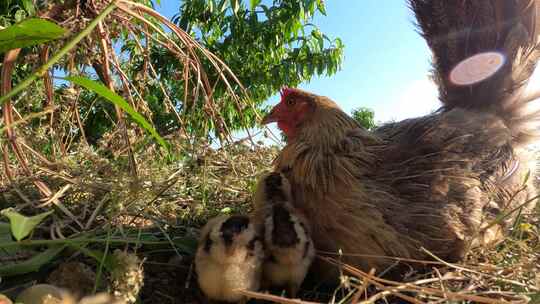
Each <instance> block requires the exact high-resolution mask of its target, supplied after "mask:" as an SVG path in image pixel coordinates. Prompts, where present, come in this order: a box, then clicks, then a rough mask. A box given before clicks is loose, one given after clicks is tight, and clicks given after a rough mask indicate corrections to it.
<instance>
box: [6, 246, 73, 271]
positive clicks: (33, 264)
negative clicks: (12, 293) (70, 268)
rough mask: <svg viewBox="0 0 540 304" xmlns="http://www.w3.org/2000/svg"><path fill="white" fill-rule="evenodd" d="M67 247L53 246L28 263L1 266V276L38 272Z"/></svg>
mask: <svg viewBox="0 0 540 304" xmlns="http://www.w3.org/2000/svg"><path fill="white" fill-rule="evenodd" d="M65 247H66V246H65V245H56V246H51V247H49V248H48V249H47V250H45V251H43V252H41V253H39V254H37V255H35V256H33V257H32V258H30V259H28V260H26V261H23V262H20V263H15V264H10V265H2V266H0V276H6V277H8V276H15V275H21V274H25V273H30V272H35V271H38V270H39V269H40V268H41V267H42V266H43V265H45V264H48V263H49V262H50V261H51V260H52V259H54V257H56V256H57V255H58V254H59V253H60V252H62V250H64V248H65Z"/></svg>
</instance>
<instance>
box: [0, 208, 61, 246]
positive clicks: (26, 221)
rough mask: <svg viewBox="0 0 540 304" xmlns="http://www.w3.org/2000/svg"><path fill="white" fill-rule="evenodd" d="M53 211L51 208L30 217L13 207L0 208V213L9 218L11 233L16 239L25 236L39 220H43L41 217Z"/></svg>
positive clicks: (43, 217) (18, 239)
mask: <svg viewBox="0 0 540 304" xmlns="http://www.w3.org/2000/svg"><path fill="white" fill-rule="evenodd" d="M53 212H54V211H53V210H51V211H48V212H44V213H41V214H38V215H34V216H31V217H26V216H24V215H22V214H20V213H19V212H17V211H15V209H13V208H8V209H4V210H2V211H1V212H0V214H2V215H3V216H5V217H7V218H8V219H9V222H10V224H11V234H13V237H14V238H15V239H16V240H17V241H20V240H22V239H24V238H25V237H27V236H28V235H29V234H30V233H31V232H32V231H33V230H34V228H35V227H36V226H37V225H38V224H39V223H41V221H43V219H45V218H46V217H47V216H49V215H50V214H51V213H53Z"/></svg>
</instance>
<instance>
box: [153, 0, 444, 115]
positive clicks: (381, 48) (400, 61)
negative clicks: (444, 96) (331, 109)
mask: <svg viewBox="0 0 540 304" xmlns="http://www.w3.org/2000/svg"><path fill="white" fill-rule="evenodd" d="M179 3H180V2H179V1H178V0H161V5H160V6H156V9H157V10H158V11H159V12H160V13H162V14H163V15H165V16H167V17H169V18H170V17H171V16H172V15H174V14H175V13H177V12H178V5H179ZM325 3H326V9H327V16H323V15H322V14H318V15H317V16H316V18H315V20H314V22H313V23H315V24H316V25H317V26H319V27H320V29H321V30H322V32H323V33H325V34H327V35H328V36H329V37H331V38H334V37H339V38H341V39H342V41H343V43H344V44H345V58H344V61H343V65H342V70H341V71H339V72H338V73H337V74H335V75H333V76H330V77H316V78H314V79H312V81H311V82H309V83H304V84H302V85H301V86H300V87H301V88H304V89H307V90H309V91H312V92H314V93H316V94H320V95H325V96H328V97H330V98H332V99H333V100H335V101H336V102H337V103H338V104H339V105H340V106H341V107H342V108H343V110H345V111H347V112H350V111H351V110H352V109H353V108H357V107H360V106H367V107H370V108H372V109H374V110H375V119H376V120H377V121H381V122H384V121H388V120H391V119H396V120H400V119H404V118H409V117H415V116H421V115H425V114H427V113H429V112H430V111H432V110H435V109H436V108H438V106H439V102H438V100H437V91H436V87H435V86H434V85H433V84H432V83H431V82H430V81H429V80H428V73H429V69H430V51H429V49H428V47H427V45H426V43H425V41H424V40H423V39H422V37H421V36H420V35H419V34H418V33H417V32H416V27H415V25H414V16H413V15H412V13H411V11H410V10H409V8H408V7H407V3H406V1H405V0H384V1H381V0H354V1H346V0H327V1H325ZM381 3H384V4H381ZM278 101H279V98H278V97H277V96H273V97H271V98H270V99H269V100H268V103H270V104H275V103H277V102H278Z"/></svg>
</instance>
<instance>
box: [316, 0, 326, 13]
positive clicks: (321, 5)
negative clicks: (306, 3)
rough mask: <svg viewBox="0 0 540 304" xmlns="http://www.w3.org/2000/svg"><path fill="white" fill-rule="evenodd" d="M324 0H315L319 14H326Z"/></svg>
mask: <svg viewBox="0 0 540 304" xmlns="http://www.w3.org/2000/svg"><path fill="white" fill-rule="evenodd" d="M323 1H324V0H317V9H319V12H321V14H323V15H325V16H326V8H325V7H324V2H323Z"/></svg>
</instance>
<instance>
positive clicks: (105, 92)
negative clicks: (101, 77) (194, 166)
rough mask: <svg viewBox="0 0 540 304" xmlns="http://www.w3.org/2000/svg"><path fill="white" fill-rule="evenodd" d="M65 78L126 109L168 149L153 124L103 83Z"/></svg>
mask: <svg viewBox="0 0 540 304" xmlns="http://www.w3.org/2000/svg"><path fill="white" fill-rule="evenodd" d="M65 79H66V80H69V81H71V82H74V83H76V84H78V85H80V86H82V87H84V88H86V89H87V90H90V91H92V92H94V93H96V94H98V95H100V96H101V97H103V98H105V99H107V100H109V101H110V102H112V103H113V104H115V105H117V106H119V107H120V108H122V110H124V111H126V112H127V113H128V114H129V115H130V116H131V118H133V120H135V122H137V123H138V124H139V125H140V126H141V127H143V128H144V129H146V130H147V131H148V132H149V133H150V134H151V135H152V136H153V137H154V138H155V139H156V140H157V141H158V143H159V144H160V145H161V146H162V147H164V148H165V149H168V147H167V143H166V142H165V140H163V138H161V136H159V134H158V133H157V131H156V130H155V129H154V128H153V127H152V125H150V123H148V122H147V121H146V119H144V117H143V116H142V115H141V114H139V113H138V112H137V111H135V110H134V109H133V108H132V107H131V106H130V105H129V104H128V103H127V102H126V101H125V100H124V98H122V97H121V96H120V95H118V94H116V93H114V92H113V91H111V90H109V89H108V88H107V87H105V86H104V85H102V84H101V83H99V82H97V81H94V80H91V79H88V78H86V77H81V76H68V77H66V78H65Z"/></svg>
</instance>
